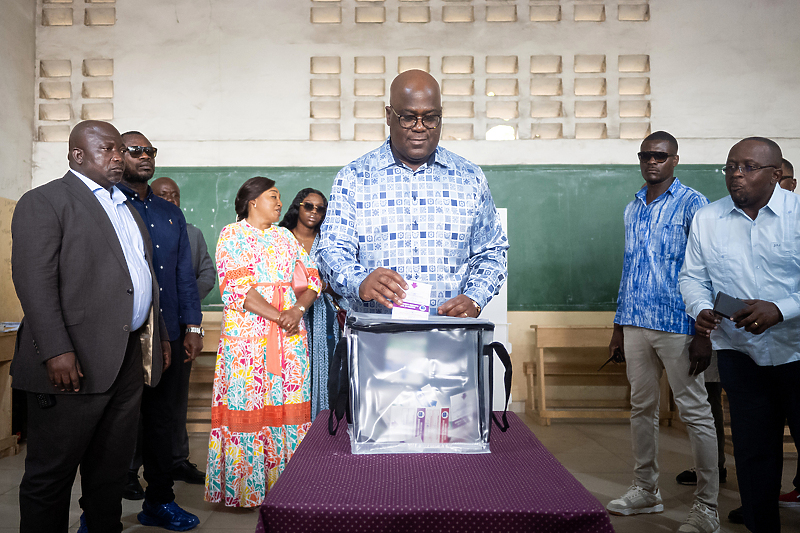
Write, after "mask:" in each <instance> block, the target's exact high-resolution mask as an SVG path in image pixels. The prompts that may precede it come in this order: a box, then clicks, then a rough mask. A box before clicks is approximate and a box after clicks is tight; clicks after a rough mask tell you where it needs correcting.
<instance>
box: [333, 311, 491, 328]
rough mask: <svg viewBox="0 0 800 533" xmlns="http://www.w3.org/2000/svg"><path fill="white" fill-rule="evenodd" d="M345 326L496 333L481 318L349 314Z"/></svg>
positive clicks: (487, 322) (488, 322)
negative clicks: (417, 318) (409, 318)
mask: <svg viewBox="0 0 800 533" xmlns="http://www.w3.org/2000/svg"><path fill="white" fill-rule="evenodd" d="M345 324H346V325H347V326H349V327H350V328H352V329H354V330H356V331H374V332H387V333H390V332H399V331H430V330H436V329H439V330H441V329H480V330H486V331H494V323H493V322H490V321H488V320H484V319H481V318H459V317H452V316H431V317H430V318H429V319H428V320H407V319H399V318H392V316H391V315H389V314H384V313H355V312H351V313H348V315H347V319H346V320H345Z"/></svg>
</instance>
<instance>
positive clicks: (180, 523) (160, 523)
mask: <svg viewBox="0 0 800 533" xmlns="http://www.w3.org/2000/svg"><path fill="white" fill-rule="evenodd" d="M136 518H138V519H139V523H140V524H142V525H143V526H155V527H163V528H164V529H169V530H170V531H188V530H189V529H194V528H196V527H197V526H198V524H200V519H199V518H197V517H196V516H195V515H193V514H192V513H189V512H186V511H184V510H183V509H181V508H180V507H178V504H177V503H175V502H174V501H172V502H169V503H164V504H161V505H157V504H154V503H150V502H148V501H147V499H145V500H144V502H142V512H141V513H139V514H138V515H136Z"/></svg>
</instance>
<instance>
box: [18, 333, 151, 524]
mask: <svg viewBox="0 0 800 533" xmlns="http://www.w3.org/2000/svg"><path fill="white" fill-rule="evenodd" d="M142 388H143V385H142V350H141V343H140V342H139V335H138V332H135V333H132V334H131V335H130V336H129V339H128V346H127V348H126V350H125V359H124V361H123V363H122V367H121V368H120V371H119V374H118V375H117V379H116V380H115V381H114V383H113V384H112V385H111V388H109V390H108V391H106V392H104V393H102V394H56V395H55V398H56V402H55V405H54V406H52V407H48V408H45V409H42V408H41V407H39V404H38V402H37V398H36V395H35V394H33V393H27V400H28V445H27V457H26V459H25V474H24V476H23V477H22V482H21V483H20V486H19V509H20V532H21V533H66V531H67V528H68V525H69V504H70V498H71V491H72V484H73V482H74V481H75V473H76V472H77V470H78V467H79V466H80V469H81V491H82V496H81V499H80V506H81V508H82V509H83V511H84V513H85V515H86V525H87V527H88V528H89V531H90V532H103V533H106V532H111V533H116V532H119V531H122V523H121V522H120V517H121V515H122V488H123V486H124V484H125V475H126V473H127V471H128V458H129V457H130V454H131V453H133V443H134V442H135V438H136V425H137V423H138V420H139V405H140V402H141V398H142Z"/></svg>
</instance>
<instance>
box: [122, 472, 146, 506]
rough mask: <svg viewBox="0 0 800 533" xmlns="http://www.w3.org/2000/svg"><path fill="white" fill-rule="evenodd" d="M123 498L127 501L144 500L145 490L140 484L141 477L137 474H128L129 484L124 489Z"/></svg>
mask: <svg viewBox="0 0 800 533" xmlns="http://www.w3.org/2000/svg"><path fill="white" fill-rule="evenodd" d="M122 497H123V498H125V499H126V500H143V499H144V489H143V488H142V485H141V483H139V475H138V474H137V473H135V472H128V483H127V484H126V485H125V488H124V489H122Z"/></svg>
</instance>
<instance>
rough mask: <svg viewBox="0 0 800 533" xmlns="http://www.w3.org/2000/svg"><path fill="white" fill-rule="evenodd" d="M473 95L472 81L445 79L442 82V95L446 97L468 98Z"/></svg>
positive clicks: (473, 86) (473, 84)
mask: <svg viewBox="0 0 800 533" xmlns="http://www.w3.org/2000/svg"><path fill="white" fill-rule="evenodd" d="M474 93H475V81H474V80H471V79H453V78H445V79H443V80H442V94H444V95H446V96H470V95H472V94H474Z"/></svg>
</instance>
